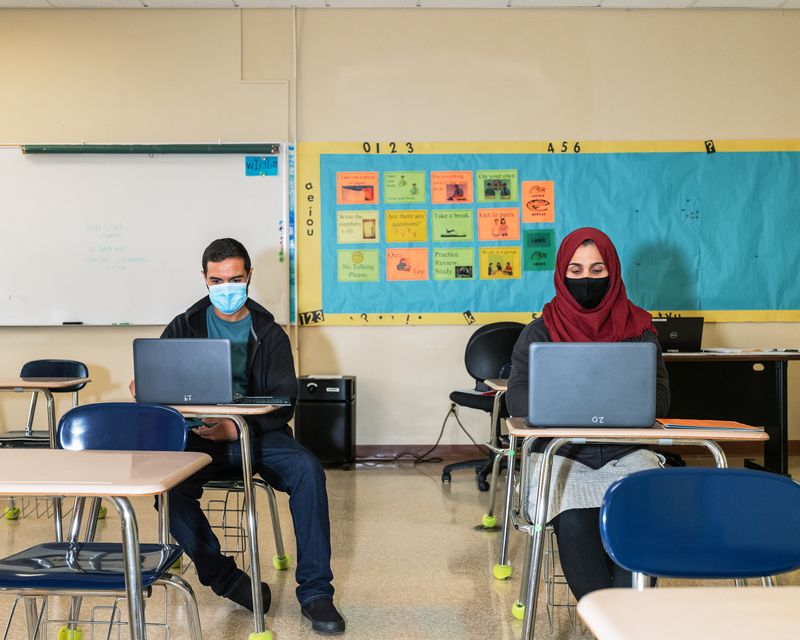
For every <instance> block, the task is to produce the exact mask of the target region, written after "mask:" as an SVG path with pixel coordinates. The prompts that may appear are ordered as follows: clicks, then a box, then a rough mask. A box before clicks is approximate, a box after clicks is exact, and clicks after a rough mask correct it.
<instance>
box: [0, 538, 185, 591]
mask: <svg viewBox="0 0 800 640" xmlns="http://www.w3.org/2000/svg"><path fill="white" fill-rule="evenodd" d="M139 553H140V564H141V568H142V586H143V587H145V588H146V587H149V586H150V585H152V584H153V583H154V582H155V581H156V580H157V579H158V578H159V577H160V576H161V575H162V574H163V573H164V572H166V571H167V570H169V568H170V567H171V566H172V565H173V564H175V562H176V561H177V560H178V558H180V557H181V554H182V553H183V550H182V549H181V548H180V547H179V546H178V545H175V544H143V545H140V547H139ZM27 588H33V589H42V590H48V591H50V590H53V591H59V590H63V591H72V590H87V591H125V561H124V558H123V553H122V545H120V544H119V543H113V542H88V543H79V542H46V543H44V544H37V545H36V546H34V547H30V548H28V549H25V550H24V551H20V552H19V553H15V554H14V555H12V556H8V557H7V558H3V559H2V560H0V589H27Z"/></svg>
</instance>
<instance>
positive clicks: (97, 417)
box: [58, 402, 187, 451]
mask: <svg viewBox="0 0 800 640" xmlns="http://www.w3.org/2000/svg"><path fill="white" fill-rule="evenodd" d="M186 437H187V436H186V422H185V421H184V419H183V416H182V415H181V414H180V413H179V412H178V411H176V410H175V409H173V408H171V407H164V406H161V405H155V404H141V403H136V402H106V403H98V404H86V405H83V406H81V407H75V408H74V409H71V410H70V411H68V412H67V413H65V414H64V416H63V417H62V418H61V420H59V422H58V446H59V447H61V448H62V449H70V450H72V451H81V450H83V449H105V450H122V451H183V450H184V449H185V448H186Z"/></svg>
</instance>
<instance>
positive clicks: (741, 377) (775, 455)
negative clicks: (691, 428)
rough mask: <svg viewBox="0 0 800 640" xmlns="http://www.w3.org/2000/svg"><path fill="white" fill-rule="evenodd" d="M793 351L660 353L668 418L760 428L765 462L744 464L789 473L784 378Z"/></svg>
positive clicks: (794, 356) (793, 357)
mask: <svg viewBox="0 0 800 640" xmlns="http://www.w3.org/2000/svg"><path fill="white" fill-rule="evenodd" d="M791 360H800V353H798V352H792V351H736V352H724V353H717V352H702V353H665V354H664V361H665V363H666V366H667V371H668V372H669V386H670V392H671V393H670V395H671V401H670V407H669V412H668V413H667V415H666V417H667V418H709V419H717V420H738V421H739V422H744V423H746V424H752V425H758V426H760V427H764V430H765V431H766V432H767V435H768V436H769V441H768V442H765V443H764V466H763V467H761V466H760V465H757V464H755V463H753V462H750V461H746V462H745V465H746V466H748V467H753V468H763V469H766V470H767V471H772V472H774V473H779V474H781V475H788V474H789V462H788V454H789V451H788V437H789V436H788V432H789V427H788V416H787V413H788V412H787V407H788V392H787V386H786V381H787V378H788V368H789V366H788V365H789V361H791Z"/></svg>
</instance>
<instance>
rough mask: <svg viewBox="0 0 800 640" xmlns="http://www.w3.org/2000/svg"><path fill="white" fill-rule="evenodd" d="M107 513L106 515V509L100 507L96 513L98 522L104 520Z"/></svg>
mask: <svg viewBox="0 0 800 640" xmlns="http://www.w3.org/2000/svg"><path fill="white" fill-rule="evenodd" d="M107 513H108V509H106V508H105V507H104V506H102V505H101V506H100V509H99V510H98V511H97V519H98V520H105V519H106V514H107Z"/></svg>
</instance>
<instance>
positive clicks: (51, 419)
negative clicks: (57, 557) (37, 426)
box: [37, 389, 64, 542]
mask: <svg viewBox="0 0 800 640" xmlns="http://www.w3.org/2000/svg"><path fill="white" fill-rule="evenodd" d="M37 391H39V392H40V393H41V394H42V395H43V396H44V397H45V400H46V401H47V431H48V434H49V436H50V448H51V449H57V448H58V443H57V442H56V403H55V400H54V399H53V394H52V393H50V390H49V389H37ZM53 525H54V526H55V534H56V542H62V541H63V540H64V529H63V525H62V523H61V498H59V497H53Z"/></svg>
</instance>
